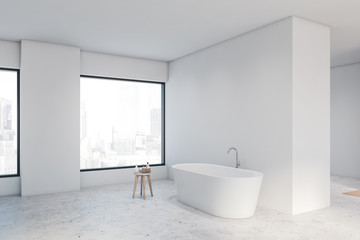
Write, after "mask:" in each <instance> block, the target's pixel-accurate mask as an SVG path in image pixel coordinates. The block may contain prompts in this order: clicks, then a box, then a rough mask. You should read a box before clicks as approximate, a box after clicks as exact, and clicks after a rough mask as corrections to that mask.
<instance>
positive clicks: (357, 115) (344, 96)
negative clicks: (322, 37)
mask: <svg viewBox="0 0 360 240" xmlns="http://www.w3.org/2000/svg"><path fill="white" fill-rule="evenodd" d="M359 146H360V63H357V64H352V65H346V66H340V67H334V68H332V69H331V173H332V174H334V175H339V176H346V177H355V178H360V147H359Z"/></svg>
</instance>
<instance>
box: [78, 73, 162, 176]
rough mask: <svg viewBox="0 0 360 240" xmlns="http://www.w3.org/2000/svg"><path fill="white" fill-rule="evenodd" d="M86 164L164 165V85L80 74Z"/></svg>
mask: <svg viewBox="0 0 360 240" xmlns="http://www.w3.org/2000/svg"><path fill="white" fill-rule="evenodd" d="M80 84H81V85H80V86H81V93H80V108H81V111H80V145H81V147H80V157H81V160H80V168H81V170H98V169H106V168H119V167H130V166H135V165H144V164H146V163H147V162H149V163H150V164H151V165H161V164H164V84H163V83H154V82H145V81H131V80H120V79H110V78H99V77H89V76H82V77H81V78H80Z"/></svg>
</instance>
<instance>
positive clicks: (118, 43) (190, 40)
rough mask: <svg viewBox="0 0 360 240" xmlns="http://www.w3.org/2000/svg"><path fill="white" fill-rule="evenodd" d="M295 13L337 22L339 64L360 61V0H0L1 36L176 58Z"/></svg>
mask: <svg viewBox="0 0 360 240" xmlns="http://www.w3.org/2000/svg"><path fill="white" fill-rule="evenodd" d="M291 15H295V16H298V17H303V18H306V19H309V20H313V21H316V22H319V23H322V24H325V25H329V26H330V27H331V29H332V32H331V57H332V60H331V61H332V65H333V66H337V65H343V64H348V63H354V62H360V0H72V1H70V0H0V39H3V40H16V41H18V40H20V39H30V40H38V41H46V42H53V43H59V44H68V45H74V46H79V47H81V49H83V50H88V51H95V52H103V53H109V54H116V55H125V56H133V57H141V58H147V59H156V60H164V61H170V60H173V59H176V58H179V57H181V56H184V55H186V54H189V53H191V52H194V51H197V50H199V49H202V48H205V47H208V46H210V45H213V44H215V43H218V42H221V41H223V40H226V39H229V38H231V37H234V36H237V35H240V34H242V33H245V32H248V31H250V30H253V29H255V28H258V27H261V26H263V25H266V24H269V23H271V22H274V21H277V20H279V19H282V18H285V17H288V16H291Z"/></svg>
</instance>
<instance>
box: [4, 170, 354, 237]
mask: <svg viewBox="0 0 360 240" xmlns="http://www.w3.org/2000/svg"><path fill="white" fill-rule="evenodd" d="M132 187H133V185H132V184H122V185H116V186H105V187H97V188H89V189H83V190H81V191H79V192H72V193H62V194H52V195H46V196H35V197H23V198H21V197H17V196H11V197H0V239H1V240H7V239H11V240H21V239H26V240H29V239H46V240H51V239H66V240H68V239H97V240H101V239H156V240H160V239H166V240H168V239H219V240H225V239H236V240H238V239H264V240H265V239H266V240H271V239H274V240H275V239H276V240H278V239H286V240H291V239H296V240H300V239H302V240H304V239H316V240H320V239H324V240H331V239H336V240H338V239H344V240H345V239H346V240H350V239H360V198H358V197H353V196H347V195H343V194H342V193H343V192H346V191H351V190H355V189H359V188H360V180H356V179H351V178H340V177H332V184H331V201H332V206H331V207H330V208H327V209H323V210H318V211H314V212H311V213H306V214H301V215H297V216H290V215H287V214H283V213H280V212H277V211H274V210H270V209H266V208H261V207H259V208H258V209H257V212H256V214H255V216H253V217H252V218H249V219H223V218H218V217H214V216H212V215H208V214H206V213H203V212H200V211H198V210H195V209H192V208H190V207H187V206H185V205H183V204H181V203H179V202H178V201H177V200H176V189H175V184H174V182H173V181H169V180H162V181H154V182H153V190H154V195H155V196H154V197H153V198H151V197H150V196H149V195H147V199H146V200H143V199H140V197H139V196H137V197H136V198H135V199H132V197H131V195H132ZM147 190H148V189H147ZM147 193H148V192H147Z"/></svg>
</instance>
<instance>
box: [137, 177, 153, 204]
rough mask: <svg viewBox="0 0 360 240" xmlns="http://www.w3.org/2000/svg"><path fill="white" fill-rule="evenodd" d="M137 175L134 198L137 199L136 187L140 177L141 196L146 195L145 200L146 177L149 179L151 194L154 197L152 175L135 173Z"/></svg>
mask: <svg viewBox="0 0 360 240" xmlns="http://www.w3.org/2000/svg"><path fill="white" fill-rule="evenodd" d="M134 174H135V182H134V191H133V198H134V197H135V191H136V185H137V182H138V179H139V177H141V179H140V180H141V188H140V196H141V195H142V194H143V193H144V199H145V177H147V179H148V183H149V187H150V193H151V196H152V197H153V196H154V195H153V191H152V185H151V177H150V174H151V173H140V172H139V173H134Z"/></svg>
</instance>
